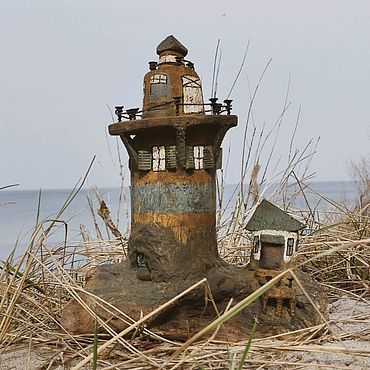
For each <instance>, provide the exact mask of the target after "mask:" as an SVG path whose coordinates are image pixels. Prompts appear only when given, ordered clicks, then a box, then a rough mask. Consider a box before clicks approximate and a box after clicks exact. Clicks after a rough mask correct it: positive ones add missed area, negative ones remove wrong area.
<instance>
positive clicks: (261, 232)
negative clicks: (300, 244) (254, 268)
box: [252, 230, 298, 263]
mask: <svg viewBox="0 0 370 370" xmlns="http://www.w3.org/2000/svg"><path fill="white" fill-rule="evenodd" d="M252 235H253V238H254V237H255V236H258V237H259V238H260V244H259V248H258V253H253V259H255V260H257V261H259V260H260V258H261V247H262V246H261V235H273V236H282V237H284V254H283V256H284V262H285V263H287V262H289V261H290V260H291V259H292V257H293V256H294V254H295V252H296V250H297V240H298V233H294V232H290V231H283V230H259V231H254V232H253V234H252ZM289 238H292V239H294V246H293V253H292V255H291V256H287V255H286V253H287V247H288V239H289ZM252 248H253V246H252ZM252 251H253V249H252Z"/></svg>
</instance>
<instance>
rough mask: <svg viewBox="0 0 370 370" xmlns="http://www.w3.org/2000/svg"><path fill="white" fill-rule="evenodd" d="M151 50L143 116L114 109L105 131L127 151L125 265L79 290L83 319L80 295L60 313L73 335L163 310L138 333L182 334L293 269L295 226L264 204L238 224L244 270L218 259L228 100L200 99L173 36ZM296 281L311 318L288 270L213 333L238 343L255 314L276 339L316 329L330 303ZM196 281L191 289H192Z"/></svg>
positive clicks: (101, 271)
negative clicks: (244, 232) (245, 250)
mask: <svg viewBox="0 0 370 370" xmlns="http://www.w3.org/2000/svg"><path fill="white" fill-rule="evenodd" d="M157 54H158V56H159V59H158V61H157V62H150V63H149V72H148V73H147V74H146V75H145V76H144V101H143V107H142V109H141V110H140V109H139V108H133V109H126V110H124V109H123V106H117V107H116V114H117V116H118V121H117V122H116V123H113V124H111V125H110V126H109V133H110V134H111V135H117V136H119V137H120V138H121V140H122V142H123V143H124V145H125V147H126V149H127V152H128V155H129V169H130V171H131V233H130V238H129V245H128V256H129V258H128V259H124V260H123V261H121V262H119V263H114V264H104V265H100V266H98V267H97V268H96V270H95V271H94V272H93V273H91V276H90V277H89V280H88V282H87V284H86V286H85V289H86V291H87V292H89V295H85V294H81V297H80V298H81V299H83V300H84V302H85V303H86V305H87V306H88V307H89V312H87V310H86V305H85V307H83V306H82V305H81V304H80V303H79V302H78V300H71V301H70V302H69V303H68V304H67V305H66V307H65V308H64V310H63V314H62V324H63V327H64V328H65V329H66V330H68V331H69V332H70V333H91V332H92V331H93V328H94V325H95V322H96V316H99V317H100V318H101V319H103V320H104V321H106V322H109V325H110V326H111V327H112V328H113V329H114V330H116V331H118V332H119V331H122V330H124V329H125V328H127V326H128V325H129V323H128V322H127V315H128V316H129V317H130V318H133V319H135V320H138V319H139V318H141V317H142V315H146V314H148V313H150V312H153V311H154V312H156V310H157V309H158V307H159V306H161V305H164V306H162V307H165V308H163V309H161V310H160V311H159V312H157V314H156V315H155V316H153V317H151V319H150V320H148V321H146V322H145V325H146V327H147V329H150V330H151V332H154V333H159V334H160V335H161V336H163V335H164V336H167V337H170V338H175V339H187V338H189V337H190V336H192V335H194V334H195V333H197V332H198V331H199V330H200V329H202V328H204V327H205V326H206V325H208V324H209V323H210V322H211V321H213V320H214V319H215V318H216V317H217V316H218V315H219V312H222V311H223V310H226V309H229V306H230V302H234V304H237V303H238V302H240V301H242V300H244V299H245V297H247V296H248V295H250V294H251V293H252V292H254V291H255V290H257V289H258V288H259V287H260V286H262V285H264V284H265V283H266V282H267V281H269V280H270V279H271V278H273V277H274V276H276V274H279V273H281V271H282V270H284V269H285V268H289V267H291V266H292V264H293V262H294V252H295V248H296V243H297V235H298V233H297V231H298V230H299V229H300V228H301V227H302V224H301V223H300V222H298V221H297V220H294V219H292V218H291V217H290V216H289V215H286V214H285V213H284V212H283V211H281V210H279V209H278V208H277V207H275V206H274V205H272V204H270V203H269V202H267V201H262V202H261V204H260V205H259V207H258V208H257V209H256V211H255V212H254V213H253V215H252V217H251V219H250V220H249V222H248V224H247V229H248V230H250V231H252V232H253V235H254V238H253V245H252V255H251V262H250V264H249V266H236V265H232V264H228V263H226V262H225V261H224V260H223V259H222V258H221V257H220V256H219V254H218V249H217V235H216V170H217V169H218V168H220V167H221V164H222V150H221V143H222V140H223V138H224V136H225V134H226V132H227V131H228V130H229V129H230V128H232V127H234V126H236V125H237V117H236V116H234V115H231V100H224V101H223V103H218V102H217V99H216V98H212V99H210V102H211V103H209V104H205V103H204V100H203V94H202V86H201V81H200V78H199V76H198V74H197V73H196V72H195V69H194V64H193V63H192V62H190V61H188V60H186V59H185V57H186V55H187V49H186V48H185V47H184V46H183V45H182V44H181V43H180V42H179V41H178V40H176V38H174V37H173V36H169V37H167V38H166V39H165V40H164V41H162V42H161V43H160V44H159V45H158V47H157ZM296 274H297V276H298V277H299V279H300V282H301V284H302V285H303V286H304V287H305V290H306V291H307V292H312V293H313V294H315V299H316V303H319V307H320V311H321V313H320V314H318V313H317V312H316V311H315V310H312V305H311V302H310V301H309V300H308V299H307V298H306V296H305V295H304V294H302V293H301V292H300V288H299V286H298V285H297V284H294V283H293V281H292V280H289V278H290V277H289V276H288V275H285V276H284V277H282V278H281V279H280V281H279V282H277V284H276V285H275V286H273V287H270V289H269V290H268V291H267V292H265V294H264V295H263V296H262V297H261V299H260V300H256V301H254V302H253V303H252V304H251V305H249V306H248V307H246V308H245V309H243V310H242V311H241V312H240V313H239V314H238V315H237V316H236V317H234V318H233V319H231V320H228V321H227V322H225V323H224V324H223V325H222V327H221V328H220V330H219V331H218V335H219V336H224V338H227V339H228V340H230V339H231V338H234V339H235V340H241V339H245V338H246V335H247V332H248V330H249V329H251V328H252V326H253V325H254V322H255V318H256V317H257V318H258V321H259V324H258V331H259V332H260V333H264V334H273V335H275V334H279V333H284V332H287V331H289V330H297V329H301V328H304V327H307V326H309V325H316V324H317V323H318V322H320V320H321V317H322V315H324V316H325V312H326V307H327V299H326V298H325V295H324V294H323V293H322V292H320V289H319V286H318V284H317V283H315V282H314V281H312V280H311V279H310V277H309V276H308V275H307V274H305V273H303V272H301V271H296ZM199 282H203V283H204V284H206V288H207V291H208V289H210V291H211V293H212V302H213V303H214V304H215V305H213V304H209V303H208V299H207V297H205V289H204V287H201V286H198V284H199ZM203 283H202V284H203ZM194 284H196V286H197V287H198V288H197V289H191V291H189V287H191V286H194ZM184 291H186V292H188V294H186V296H184V297H182V298H181V299H178V300H176V304H170V305H166V302H169V301H171V300H172V299H173V298H174V297H175V296H178V295H179V294H182V293H183V292H184ZM207 294H208V293H207ZM94 297H99V302H98V303H97V301H96V300H95V298H94ZM101 302H106V304H102V303H101ZM320 304H321V305H320ZM114 307H115V308H117V311H115V313H114V314H112V312H113V311H112V308H114ZM215 307H217V309H215ZM92 312H93V314H92ZM129 335H132V334H131V333H129Z"/></svg>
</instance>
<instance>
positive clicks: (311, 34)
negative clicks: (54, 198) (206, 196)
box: [0, 0, 370, 189]
mask: <svg viewBox="0 0 370 370" xmlns="http://www.w3.org/2000/svg"><path fill="white" fill-rule="evenodd" d="M0 4H1V9H0V51H1V56H0V156H1V160H0V174H1V175H0V186H1V185H6V184H9V183H15V182H18V183H20V184H21V189H34V188H43V189H46V188H70V187H72V186H73V185H74V184H75V182H76V181H77V179H78V178H79V177H80V176H81V175H82V174H83V173H84V171H85V169H86V168H87V166H88V164H89V162H90V160H91V158H92V157H93V155H95V154H96V155H97V160H96V163H95V165H94V168H93V170H92V173H91V176H90V178H89V182H88V185H94V184H96V185H98V186H99V187H108V186H118V185H119V176H118V163H117V150H116V142H115V139H114V138H111V137H108V135H107V125H108V124H109V123H110V122H111V116H110V113H109V110H108V108H107V106H110V107H112V108H113V107H114V106H115V105H120V104H122V105H124V106H125V107H127V108H128V107H136V106H138V107H139V106H140V107H141V104H142V79H143V76H144V74H145V73H146V72H147V69H148V68H147V62H148V61H150V60H155V59H156V58H157V56H156V54H155V48H156V46H157V44H158V43H159V42H160V41H162V40H163V39H164V38H165V37H166V36H167V35H169V34H173V35H175V36H176V37H177V38H178V39H179V40H180V41H181V42H182V43H183V44H184V45H185V46H186V47H187V48H188V49H189V54H188V59H190V60H192V61H193V62H194V63H195V68H196V70H197V72H198V73H199V74H200V76H201V77H202V80H203V88H204V95H205V99H208V98H209V95H210V92H211V81H212V64H213V58H214V51H215V47H216V43H217V40H218V38H220V39H221V49H222V59H221V66H220V73H219V88H218V96H219V97H220V99H224V98H225V97H226V95H227V93H228V92H229V90H230V87H231V85H232V82H233V80H234V78H235V76H236V73H237V71H238V68H239V65H240V63H241V60H242V58H243V54H244V51H245V48H246V45H247V43H248V40H250V46H249V50H248V55H247V59H246V64H245V68H244V69H243V71H242V73H241V75H240V78H239V80H238V83H237V86H236V88H235V89H234V91H233V94H232V98H233V99H234V113H235V114H238V115H239V127H238V128H236V129H234V130H232V131H231V132H230V133H229V134H228V135H227V137H226V139H225V142H224V147H225V148H227V147H228V146H229V145H230V144H231V160H230V168H229V170H228V177H227V182H229V183H235V182H237V180H238V177H239V173H240V159H239V158H240V153H241V150H240V148H241V143H242V139H241V137H242V134H243V130H244V125H245V121H246V114H247V110H248V106H249V102H250V93H249V88H250V89H251V90H253V89H254V87H255V85H256V83H257V82H258V79H259V77H260V75H261V73H262V71H263V69H264V68H265V66H266V63H268V61H269V59H270V58H272V62H271V64H270V65H269V67H268V69H267V71H266V74H265V76H264V78H263V80H262V83H261V86H260V88H259V90H258V93H257V96H256V100H255V105H254V106H253V117H252V118H253V120H252V122H251V124H254V125H255V126H256V130H257V132H258V131H259V130H261V128H262V127H263V126H264V125H265V127H266V129H265V130H266V132H267V131H268V129H269V128H271V127H273V125H274V124H275V122H276V120H277V119H278V117H279V115H280V113H281V111H282V109H283V105H284V100H285V96H286V92H287V86H288V81H289V80H290V89H289V96H288V99H287V102H288V103H290V106H289V109H288V110H287V112H286V114H285V116H284V119H283V122H282V126H281V129H280V133H279V136H278V138H277V141H276V149H275V153H274V155H273V158H272V160H273V163H272V165H271V167H272V168H271V170H273V169H274V168H275V164H276V163H278V164H277V167H276V170H275V172H278V171H279V169H282V168H284V166H285V164H286V161H287V159H286V156H287V153H288V150H289V141H290V137H291V133H292V131H293V129H294V125H295V122H296V117H297V112H298V109H299V107H301V114H300V120H299V125H298V129H297V134H296V137H295V141H294V146H295V147H297V148H298V149H303V148H304V147H305V145H306V144H307V143H308V142H309V140H310V139H311V138H313V139H314V140H316V139H317V138H318V137H320V142H319V145H318V147H317V153H316V155H315V156H314V158H313V160H312V162H311V166H310V169H311V171H312V172H315V173H316V179H317V180H320V181H321V180H346V179H348V178H349V177H348V168H349V162H350V161H351V160H352V161H358V160H359V159H360V158H361V157H365V156H368V155H369V144H370V2H369V1H359V0H357V1H339V0H333V1H325V0H320V1H313V0H311V1H297V0H292V1H272V0H271V1H261V0H259V1H246V0H240V1H199V0H197V1H193V0H187V1H182V2H180V1H174V0H172V1H167V0H166V1H143V0H141V1H140V0H135V1H124V0H121V1H118V0H117V1H114V0H104V1H102V0H100V1H95V0H70V1H67V0H59V1H51V0H44V1H38V0H24V1H18V0H9V1H5V0H0ZM248 85H249V88H248ZM273 142H274V135H272V136H271V139H270V140H269V141H268V143H267V145H266V148H265V153H264V154H263V155H262V157H261V161H264V160H266V158H267V156H268V153H269V150H270V148H271V146H272V144H273ZM109 147H110V148H111V153H112V157H113V158H112V157H111V156H110V154H109ZM121 149H123V146H121ZM122 152H124V150H122ZM124 158H125V160H126V154H125V155H124ZM262 165H263V163H262ZM271 176H272V175H271Z"/></svg>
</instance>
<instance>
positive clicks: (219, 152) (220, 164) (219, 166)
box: [216, 148, 222, 170]
mask: <svg viewBox="0 0 370 370" xmlns="http://www.w3.org/2000/svg"><path fill="white" fill-rule="evenodd" d="M221 168H222V148H220V149H219V151H218V156H217V159H216V170H220V169H221Z"/></svg>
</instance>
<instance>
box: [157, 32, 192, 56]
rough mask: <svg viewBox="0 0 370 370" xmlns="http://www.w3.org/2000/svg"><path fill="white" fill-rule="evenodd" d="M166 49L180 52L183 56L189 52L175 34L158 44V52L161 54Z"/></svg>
mask: <svg viewBox="0 0 370 370" xmlns="http://www.w3.org/2000/svg"><path fill="white" fill-rule="evenodd" d="M165 51H175V52H176V53H179V54H180V55H181V56H182V57H186V55H187V54H188V49H187V48H186V47H185V46H184V45H183V44H181V42H180V41H179V40H177V38H176V37H174V36H173V35H170V36H167V37H166V38H165V39H164V40H163V41H162V42H161V43H160V44H159V45H158V46H157V54H158V55H161V54H162V53H163V52H165Z"/></svg>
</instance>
